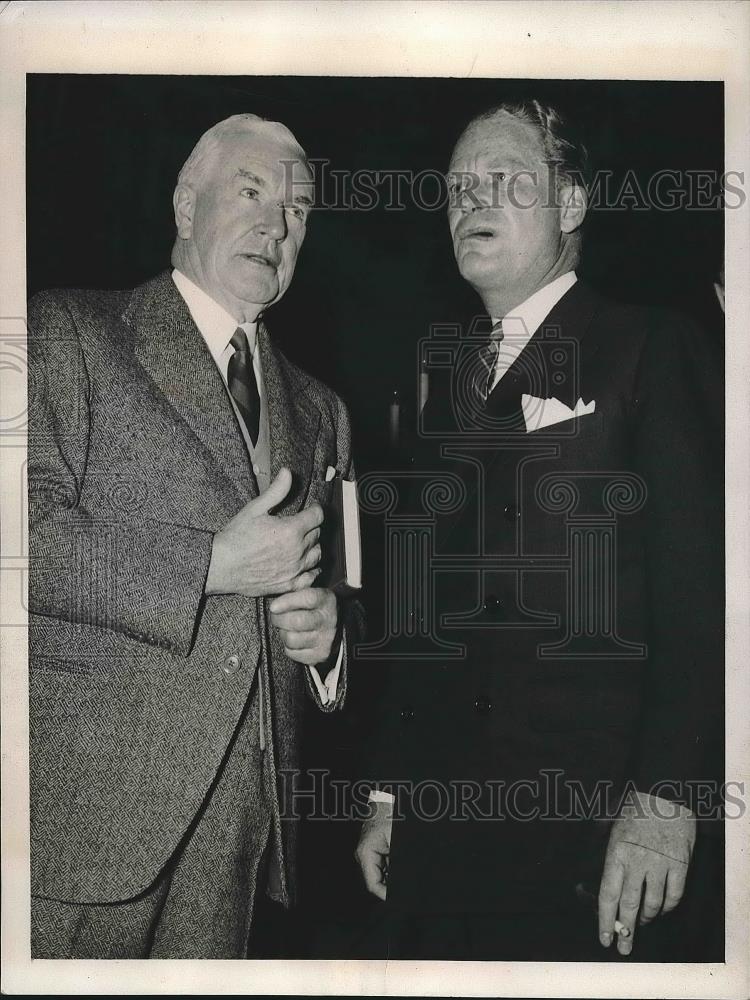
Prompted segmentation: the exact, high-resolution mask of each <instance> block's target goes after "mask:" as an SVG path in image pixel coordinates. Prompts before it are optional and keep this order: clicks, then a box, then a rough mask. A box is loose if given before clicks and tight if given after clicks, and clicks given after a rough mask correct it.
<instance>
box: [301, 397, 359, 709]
mask: <svg viewBox="0 0 750 1000" xmlns="http://www.w3.org/2000/svg"><path fill="white" fill-rule="evenodd" d="M335 401H336V447H337V452H338V455H337V457H338V461H337V468H338V470H339V472H341V474H342V475H343V478H344V479H354V478H355V473H354V460H353V458H352V444H351V441H352V432H351V422H350V420H349V413H348V411H347V409H346V406H345V405H344V403H343V402H342V401H341V399H339V397H338V396H336V397H335ZM339 615H340V619H341V626H342V628H341V645H340V646H339V647H338V648H337V649H335V650H334V654H333V655H334V657H337V656H338V653H339V650H342V656H341V666H340V670H339V678H338V684H337V686H336V697H335V698H334V699H332V700H331V701H329V702H327V703H326V704H324V703H323V702H322V700H321V697H320V693H319V691H318V688H317V685H316V684H315V682H314V681H313V679H312V677H311V675H310V668H308V669H306V670H305V678H306V680H307V688H308V691H309V693H310V696H311V697H312V699H313V701H314V702H315V704H316V705H317V706H318V708H319V709H321V711H323V712H333V711H335V710H336V709H338V708H342V707H343V704H344V701H345V699H346V689H347V684H348V680H349V664H350V663H351V659H352V655H353V650H354V647H355V646H356V644H357V643H359V642H362V640H363V638H364V627H365V622H364V609H363V608H362V605H361V604H360V602H359V601H358V600H357V599H356V598H355V597H353V596H349V597H344V598H341V599H340V600H339Z"/></svg>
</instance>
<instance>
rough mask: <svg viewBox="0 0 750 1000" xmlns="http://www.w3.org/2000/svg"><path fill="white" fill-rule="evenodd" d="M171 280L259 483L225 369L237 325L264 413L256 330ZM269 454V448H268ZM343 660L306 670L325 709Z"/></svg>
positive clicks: (177, 278)
mask: <svg viewBox="0 0 750 1000" xmlns="http://www.w3.org/2000/svg"><path fill="white" fill-rule="evenodd" d="M172 280H173V281H174V283H175V285H176V286H177V290H178V292H179V293H180V295H181V296H182V297H183V299H184V300H185V302H186V304H187V307H188V309H189V310H190V315H191V316H192V317H193V321H194V322H195V325H196V326H197V327H198V330H199V332H200V335H201V336H202V337H203V339H204V341H205V343H206V347H207V348H208V350H209V352H210V354H211V357H212V358H213V359H214V363H215V364H216V367H217V368H218V369H219V371H220V373H221V377H222V379H223V380H224V386H225V387H226V390H227V396H228V398H229V401H230V403H231V404H232V407H233V409H234V412H235V414H236V415H237V422H238V424H239V426H240V430H241V431H242V436H243V438H244V439H245V444H246V445H247V449H248V452H249V454H250V458H251V461H252V464H253V472H254V473H255V476H256V479H259V477H260V475H261V473H262V470H261V468H260V466H259V465H258V463H257V462H255V460H254V452H255V449H254V447H253V443H252V441H251V440H250V435H249V433H248V430H247V428H246V427H245V422H244V420H243V419H242V417H241V416H240V414H239V411H238V410H237V406H236V405H235V402H234V399H233V398H232V394H231V393H230V392H229V387H228V384H227V369H228V368H229V359H230V358H231V357H232V355H233V354H234V348H233V347H232V345H231V343H230V341H231V339H232V337H233V336H234V331H235V330H236V329H237V327H238V325H239V326H241V327H242V329H243V330H244V331H245V333H246V335H247V342H248V346H249V348H250V350H251V352H252V355H253V371H254V372H255V379H256V382H257V383H258V394H259V396H260V408H261V415H262V414H264V413H267V412H268V411H267V408H266V392H265V386H264V384H263V371H262V368H261V358H260V351H256V349H255V348H256V346H257V341H258V326H257V323H240V324H238V323H237V320H236V319H235V318H234V316H232V315H231V314H230V313H228V312H227V311H226V309H224V307H223V306H220V305H219V303H218V302H216V301H214V299H212V298H211V296H210V295H208V294H207V293H206V292H204V291H203V289H202V288H199V287H198V285H196V284H195V282H194V281H191V280H190V278H188V277H186V276H185V275H184V274H183V273H182V271H178V270H176V269H175V270H173V271H172ZM264 424H265V428H266V429H267V427H268V421H267V420H265V421H264V420H263V419H262V418H261V421H260V429H259V434H263V433H264ZM260 444H261V439H260V437H259V439H258V445H260ZM269 454H270V448H269ZM258 485H259V487H260V488H261V489H263V488H264V486H266V487H267V485H268V484H267V483H266V484H264V485H263V486H262V485H261V482H260V481H259V482H258ZM343 656H344V644H343V643H341V645H340V646H339V654H338V658H337V660H336V666H335V667H334V668H333V670H331V671H329V673H328V674H327V675H326V679H325V681H323V680H321V677H320V674H319V673H318V671H317V669H316V668H315V667H309V668H308V669H309V670H310V676H311V677H312V679H313V682H314V684H315V687H316V689H317V691H318V694H319V695H320V700H321V702H322V703H323V704H324V705H328V704H329V703H330V702H332V701H335V700H336V691H337V689H338V683H339V675H340V673H341V663H342V661H343Z"/></svg>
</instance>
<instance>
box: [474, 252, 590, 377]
mask: <svg viewBox="0 0 750 1000" xmlns="http://www.w3.org/2000/svg"><path fill="white" fill-rule="evenodd" d="M577 280H578V277H577V275H576V273H575V271H566V272H565V274H561V275H560V276H559V277H558V278H555V280H554V281H550V283H549V284H548V285H544V287H543V288H540V289H539V291H538V292H534V294H533V295H530V296H529V297H528V299H525V300H524V301H523V302H521V304H520V305H517V306H516V307H515V309H513V310H512V311H511V312H510V313H509V314H508V315H507V316H503V317H502V328H503V339H502V340H501V341H500V343H499V345H498V347H499V351H498V355H497V361H496V363H495V371H494V374H493V377H492V382H491V385H490V392H492V390H493V389H494V388H495V386H496V385H497V383H498V382H499V381H500V379H501V378H502V377H503V375H505V373H506V372H507V371H508V369H509V368H510V367H511V365H512V364H513V362H514V361H515V360H516V358H517V357H518V356H519V354H520V353H521V351H522V350H523V349H524V347H526V345H527V344H528V342H529V341H530V340H531V338H532V337H533V336H534V334H535V333H536V331H537V330H538V329H539V327H540V326H541V325H542V323H543V322H544V321H545V319H546V318H547V317H548V316H549V314H550V313H551V312H552V308H553V306H556V305H557V303H558V302H559V301H560V299H561V298H562V297H563V295H565V293H566V292H567V291H568V289H569V288H572V287H573V285H575V283H576V281H577ZM499 322H500V317H499V316H493V317H492V324H493V326H495V325H497V323H499Z"/></svg>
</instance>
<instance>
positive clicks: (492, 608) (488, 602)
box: [482, 594, 503, 615]
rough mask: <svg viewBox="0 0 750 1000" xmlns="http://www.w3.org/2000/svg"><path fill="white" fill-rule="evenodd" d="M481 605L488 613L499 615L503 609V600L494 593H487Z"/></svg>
mask: <svg viewBox="0 0 750 1000" xmlns="http://www.w3.org/2000/svg"><path fill="white" fill-rule="evenodd" d="M482 606H483V608H484V610H485V612H486V613H487V614H488V615H499V614H501V613H502V610H503V602H502V601H501V600H500V598H499V597H496V596H495V595H494V594H488V595H487V596H486V597H485V599H484V604H483V605H482Z"/></svg>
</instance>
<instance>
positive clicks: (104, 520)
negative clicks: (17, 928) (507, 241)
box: [28, 272, 351, 903]
mask: <svg viewBox="0 0 750 1000" xmlns="http://www.w3.org/2000/svg"><path fill="white" fill-rule="evenodd" d="M28 327H29V355H30V378H29V409H30V414H29V416H30V430H29V466H28V483H29V524H30V579H29V610H30V615H29V646H30V768H31V788H30V792H31V866H32V892H33V893H35V894H38V895H42V896H47V897H51V898H57V899H65V900H72V901H77V902H86V901H89V902H91V901H94V902H103V901H113V900H121V899H127V898H130V897H132V896H133V895H135V894H137V893H139V892H141V891H143V890H144V889H145V888H146V887H147V886H149V885H150V884H151V883H152V882H153V880H154V879H155V877H156V876H157V875H158V873H159V872H160V871H161V869H162V868H163V866H164V864H165V863H166V862H167V860H168V859H169V858H170V856H171V855H172V854H173V852H174V850H175V848H176V846H177V845H178V843H179V842H180V840H181V838H182V837H183V835H184V834H185V832H186V831H187V830H188V828H189V826H190V824H191V822H192V821H193V820H194V818H195V817H196V815H197V813H198V810H199V808H200V806H201V803H202V801H203V800H204V798H205V795H206V792H207V790H208V789H209V786H210V785H211V782H212V780H213V779H214V777H215V776H216V774H217V769H218V768H219V765H220V763H221V761H222V759H223V757H224V755H225V753H226V752H227V748H228V746H229V744H230V740H231V737H232V734H233V732H234V730H235V727H236V725H237V723H238V719H239V717H240V714H241V711H242V708H243V706H244V705H245V703H246V700H247V698H248V694H249V692H250V690H251V687H252V685H253V684H254V683H258V684H259V685H261V686H262V690H263V694H264V697H265V703H266V705H269V706H270V711H267V712H266V713H265V716H266V721H265V725H266V733H265V735H266V743H267V753H268V754H269V755H270V766H271V768H272V771H271V773H276V774H278V772H279V771H281V770H287V769H294V768H296V767H297V766H298V746H297V744H298V728H299V722H300V716H301V713H302V711H303V708H304V705H305V701H306V700H309V698H310V697H311V698H312V699H313V700H314V701H315V702H316V703H317V705H318V707H319V708H323V706H322V705H321V703H320V698H319V696H318V694H317V691H316V688H315V685H314V683H313V682H312V679H311V677H310V676H309V671H308V669H307V668H305V667H303V666H301V665H299V664H297V663H295V662H293V661H291V660H290V659H288V658H287V657H286V655H285V653H284V650H283V646H282V644H281V642H280V640H279V638H278V636H277V634H276V630H275V629H273V628H272V627H271V626H270V622H269V618H268V613H267V609H266V601H265V600H264V599H262V598H257V599H255V598H253V599H248V598H244V597H240V596H234V595H221V596H208V597H207V596H206V595H205V594H204V583H205V579H206V574H207V570H208V564H209V559H210V553H211V544H212V535H213V533H214V532H215V531H217V530H218V529H220V528H221V527H222V526H223V525H224V524H225V523H226V522H227V521H228V520H229V519H230V518H231V517H232V516H233V515H234V514H236V513H237V512H238V511H239V510H240V509H241V508H242V507H243V506H244V505H245V504H246V503H247V502H248V501H249V500H250V499H251V498H253V497H254V496H256V495H257V486H256V483H255V479H254V477H253V474H252V470H251V466H250V461H249V456H248V454H247V451H246V448H245V445H244V442H243V439H242V436H241V433H240V430H239V427H238V426H237V423H236V418H235V416H234V413H233V410H232V407H231V403H230V400H229V398H228V396H227V393H226V391H225V388H224V384H223V382H222V379H221V376H220V374H219V372H218V370H217V368H216V366H215V364H214V362H213V360H212V358H211V355H210V353H209V351H208V349H207V347H206V345H205V343H204V341H203V339H202V337H201V336H200V333H199V331H198V330H197V328H196V327H195V324H194V323H193V320H192V318H191V316H190V313H189V311H188V308H187V306H186V304H185V302H184V300H183V299H182V297H181V296H180V294H179V293H178V291H177V289H176V288H175V285H174V282H173V281H172V279H171V275H170V273H169V272H164V273H163V274H161V275H159V276H158V277H156V278H155V279H153V280H152V281H149V282H147V283H146V284H144V285H142V286H141V287H139V288H136V289H135V290H132V291H117V292H98V291H52V292H44V293H41V294H40V295H38V296H36V297H35V298H34V299H33V300H32V301H31V303H30V306H29V323H28ZM258 344H259V349H260V351H261V352H262V354H261V358H262V366H263V373H264V380H265V389H266V397H267V401H268V414H269V426H270V442H271V472H272V475H274V476H275V475H276V473H277V472H278V470H279V468H280V467H281V466H283V465H285V466H287V467H288V468H290V469H291V471H292V473H293V478H294V486H293V491H292V493H291V494H290V496H289V497H288V498H287V500H286V501H285V502H284V504H283V506H282V509H281V512H282V513H293V512H296V511H298V510H300V509H302V508H303V507H304V506H307V505H309V504H310V503H312V502H314V501H320V502H321V503H322V504H324V505H325V503H326V501H327V499H328V498H329V496H328V494H329V490H330V489H331V487H330V484H329V483H327V482H326V470H327V468H328V466H334V467H335V468H336V470H337V472H338V473H339V474H341V475H343V476H345V477H348V476H350V474H351V445H350V430H349V422H348V417H347V414H346V410H345V408H344V406H343V404H342V402H341V400H340V399H338V397H337V396H336V395H335V394H334V393H333V392H331V391H330V390H329V389H327V388H326V387H325V386H324V385H322V384H321V383H320V382H318V381H316V380H315V379H313V378H311V377H310V376H308V375H306V374H305V373H304V372H302V371H300V369H298V368H296V367H295V366H294V365H293V364H291V363H290V362H289V361H288V360H287V359H286V358H285V357H284V356H283V355H282V354H281V353H280V352H279V351H278V350H277V349H276V348H275V347H274V346H273V345H272V343H271V340H270V338H269V335H268V332H267V330H266V329H265V327H264V326H263V323H262V322H261V323H260V324H259V329H258ZM305 689H307V695H306V693H305ZM345 691H346V655H345V656H344V664H343V667H342V673H341V677H340V680H339V686H338V692H337V698H336V701H335V703H333V704H329V705H327V706H325V708H324V710H325V711H330V710H331V709H333V708H336V707H339V706H340V705H341V703H342V701H343V698H344V695H345ZM286 784H290V783H289V782H287V783H286ZM277 785H280V783H278V782H277ZM287 805H288V804H287ZM283 806H284V804H283V803H281V802H280V801H279V792H278V788H276V789H275V794H274V796H273V817H272V843H273V851H274V852H275V855H276V860H277V862H278V867H279V870H280V872H281V894H280V898H281V900H282V901H283V902H285V903H289V902H290V900H291V899H292V896H293V891H294V828H295V823H294V822H293V821H291V820H290V821H287V820H284V821H282V819H281V816H282V814H284V812H285V810H284V808H283ZM265 821H266V822H268V819H267V818H266V820H265Z"/></svg>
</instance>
